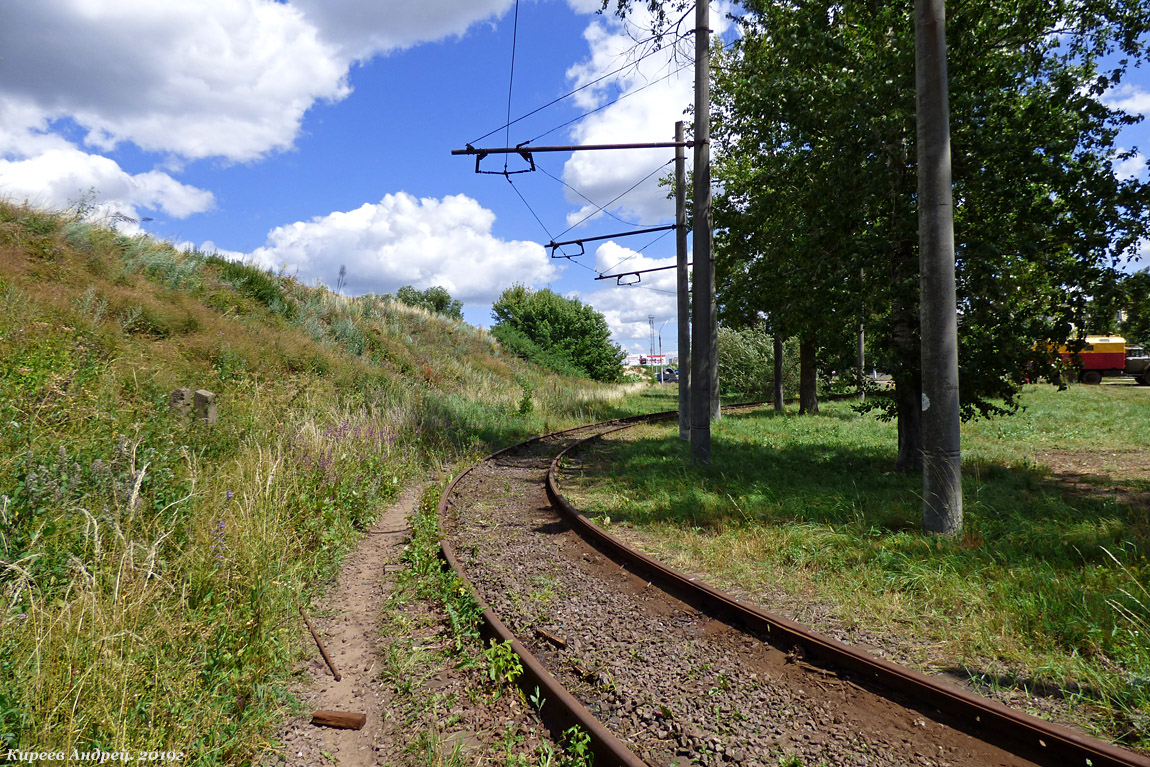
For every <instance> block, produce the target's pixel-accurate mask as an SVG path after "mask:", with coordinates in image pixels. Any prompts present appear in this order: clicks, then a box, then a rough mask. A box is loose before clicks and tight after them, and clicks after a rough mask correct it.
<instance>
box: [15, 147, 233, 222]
mask: <svg viewBox="0 0 1150 767" xmlns="http://www.w3.org/2000/svg"><path fill="white" fill-rule="evenodd" d="M89 190H94V198H93V199H88V200H85V202H87V203H88V204H94V205H99V207H100V208H101V210H103V211H105V212H109V213H120V214H122V215H124V216H130V217H132V218H137V219H138V218H140V214H139V212H138V211H137V208H145V209H151V210H163V211H164V212H166V213H167V214H169V215H171V216H175V217H176V218H186V217H187V216H190V215H191V214H193V213H202V212H204V211H206V210H209V209H211V208H212V206H213V205H214V204H215V199H214V197H213V196H212V193H211V192H208V191H205V190H203V189H197V188H196V187H193V186H188V185H186V184H181V183H180V182H178V181H176V180H175V179H174V178H172V177H171V176H169V175H168V174H166V173H161V172H159V171H149V172H147V173H139V174H136V175H131V174H129V173H126V172H124V171H123V170H122V169H121V168H120V166H119V165H117V164H116V163H115V162H114V161H112V160H109V159H108V158H106V157H100V156H99V155H94V154H88V153H86V152H81V151H79V150H78V149H75V148H71V147H67V146H63V147H60V148H52V149H47V150H46V151H43V152H41V153H39V154H37V155H36V156H34V157H31V158H29V159H24V160H4V159H0V196H3V197H6V198H8V199H11V200H18V201H23V200H28V201H29V202H31V203H33V204H35V205H37V206H41V207H47V208H53V209H62V208H66V207H68V206H70V205H72V204H74V203H77V202H80V201H81V198H83V197H85V196H86V195H87V194H88V192H89Z"/></svg>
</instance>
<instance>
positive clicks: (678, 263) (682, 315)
mask: <svg viewBox="0 0 1150 767" xmlns="http://www.w3.org/2000/svg"><path fill="white" fill-rule="evenodd" d="M682 144H683V121H682V120H680V121H679V122H677V123H675V278H676V282H677V285H676V288H677V290H676V294H677V298H678V315H679V437H680V438H681V439H690V437H691V421H690V418H691V415H690V414H691V394H690V390H689V389H688V385H689V384H688V382H689V381H690V380H691V304H690V301H691V296H690V293H689V286H688V284H687V150H686V148H685V147H684V146H682Z"/></svg>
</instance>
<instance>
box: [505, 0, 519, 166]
mask: <svg viewBox="0 0 1150 767" xmlns="http://www.w3.org/2000/svg"><path fill="white" fill-rule="evenodd" d="M518 41H519V0H515V21H514V22H513V23H512V25H511V77H510V78H508V83H507V130H506V132H505V133H504V136H503V145H504V146H505V147H510V146H511V90H512V88H513V87H514V85H515V46H516V43H517V42H518ZM509 159H510V155H506V156H504V158H503V172H504V174H506V173H507V161H508V160H509Z"/></svg>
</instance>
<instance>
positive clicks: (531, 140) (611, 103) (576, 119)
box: [523, 61, 694, 144]
mask: <svg viewBox="0 0 1150 767" xmlns="http://www.w3.org/2000/svg"><path fill="white" fill-rule="evenodd" d="M693 64H694V62H693V61H692V62H689V63H687V64H684V65H683V66H681V67H679V68H678V69H676V70H673V71H671V72H668V73H667V74H665V75H663V76H662V77H660V78H658V79H655V80H652V81H651V82H649V83H647V84H646V85H644V86H642V87H639V88H636V89H635V90H633V91H627V92H626V93H624V94H621V95H620V96H617V97H616V98H613V99H611V100H610V101H608V102H607V103H605V104H602V105H600V106H597V107H595V108H594V109H591V110H588V111H586V112H584V113H583V114H581V115H579V116H578V117H573V118H572V119H570V120H568V121H567V122H565V123H562V124H560V125H556V126H555V127H554V128H551V129H550V130H547V131H544V132H543V133H540V134H539V135H538V136H535V137H534V138H529V139H527V140H526V141H524V142H523V144H533V143H535V142H536V141H538V140H539V139H541V138H543V137H544V136H548V135H550V134H552V133H554V132H555V131H557V130H561V129H563V128H566V127H567V126H568V125H572V124H574V123H577V122H579V121H580V120H582V119H583V118H584V117H590V116H591V115H593V114H595V113H596V112H601V111H603V110H604V109H606V108H607V107H610V106H614V105H615V104H618V103H619V102H620V101H622V100H623V99H625V98H630V97H631V96H634V95H635V94H636V93H640V92H642V91H645V90H646V89H648V88H650V87H651V86H653V85H657V84H659V83H661V82H663V81H664V80H666V79H668V78H670V77H673V76H674V75H677V74H679V73H680V72H682V71H683V70H684V69H686V68H687V67H689V66H693Z"/></svg>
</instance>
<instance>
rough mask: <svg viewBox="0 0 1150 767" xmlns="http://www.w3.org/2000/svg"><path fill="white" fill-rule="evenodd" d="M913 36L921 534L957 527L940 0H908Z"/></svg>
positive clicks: (954, 347) (958, 472)
mask: <svg viewBox="0 0 1150 767" xmlns="http://www.w3.org/2000/svg"><path fill="white" fill-rule="evenodd" d="M914 38H915V57H914V58H915V96H916V99H915V113H916V115H917V118H916V121H917V124H918V129H917V130H918V136H917V138H918V157H919V161H918V231H919V290H920V293H921V296H920V304H921V309H920V311H921V317H920V322H921V327H922V526H923V529H924V530H926V531H927V532H929V533H937V534H941V535H955V534H957V533H958V532H959V531H961V530H962V459H961V453H960V438H959V400H958V312H957V307H956V300H955V295H954V201H953V197H952V191H951V172H950V116H949V111H950V110H949V104H948V103H947V76H946V11H945V8H944V3H943V0H916V2H915V35H914ZM696 261H698V259H696Z"/></svg>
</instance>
